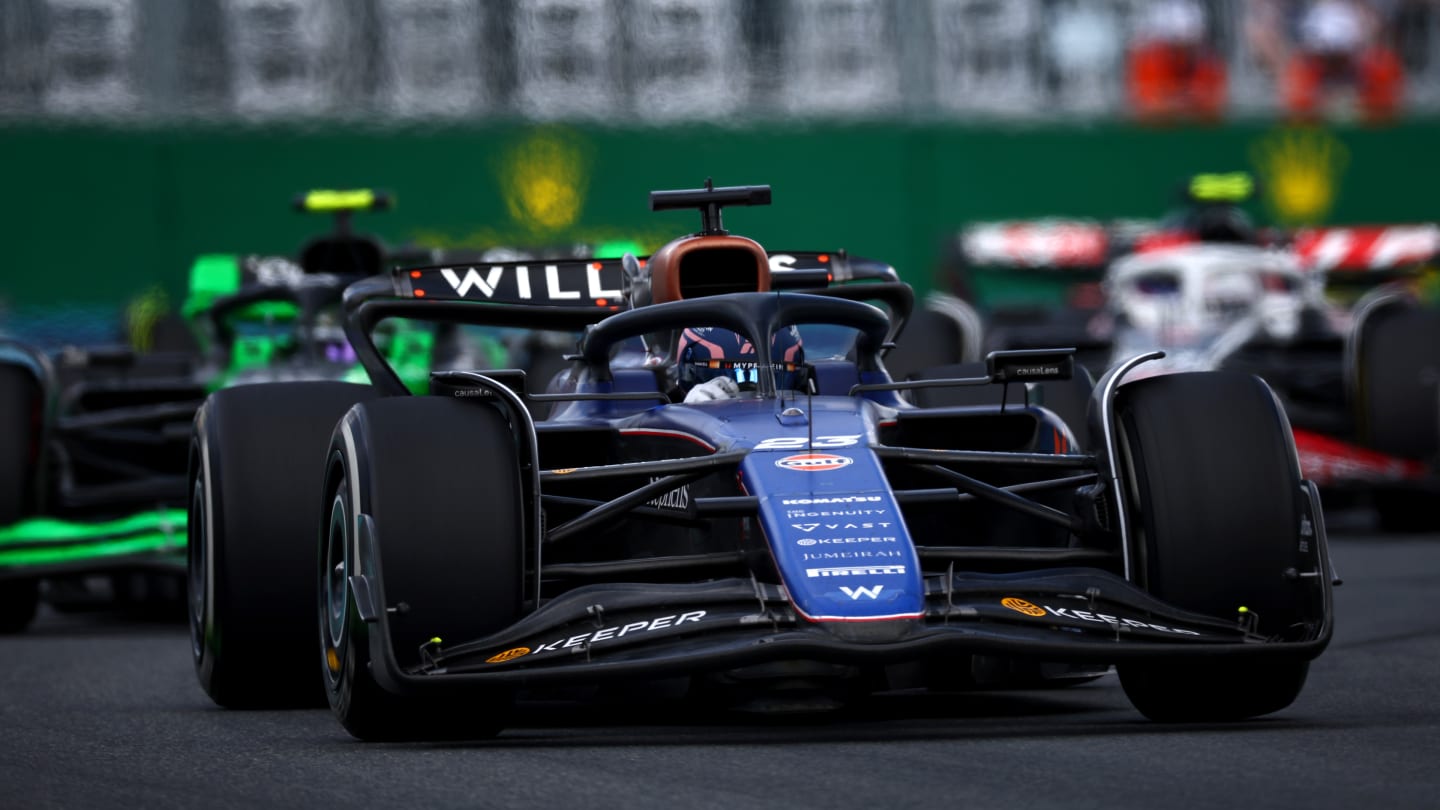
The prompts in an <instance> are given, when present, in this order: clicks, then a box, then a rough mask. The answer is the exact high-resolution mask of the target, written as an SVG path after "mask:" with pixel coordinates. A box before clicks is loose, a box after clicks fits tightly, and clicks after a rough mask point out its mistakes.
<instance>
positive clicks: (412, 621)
mask: <svg viewBox="0 0 1440 810" xmlns="http://www.w3.org/2000/svg"><path fill="white" fill-rule="evenodd" d="M769 199H770V190H769V188H768V187H765V186H755V187H732V188H713V187H711V186H710V185H709V184H708V183H707V185H706V187H705V188H703V189H695V190H683V191H665V192H654V193H652V195H651V207H652V208H653V209H669V208H686V207H694V208H699V209H700V210H701V212H702V229H701V231H700V232H699V233H697V234H694V235H691V236H687V237H683V238H681V239H678V240H676V241H674V242H672V243H670V244H668V245H667V246H665V247H664V248H662V249H661V250H659V251H658V252H657V253H656V254H655V255H654V256H652V257H650V259H649V260H648V262H645V263H644V265H643V266H642V264H641V263H640V262H639V260H637V259H636V258H635V257H633V256H627V257H625V258H624V259H622V260H621V261H619V262H615V261H600V260H594V261H578V262H577V261H569V262H559V261H557V262H552V263H545V264H539V265H537V264H534V263H525V264H516V263H496V264H490V265H484V266H438V267H435V266H432V267H417V268H411V269H405V270H397V271H395V272H394V273H392V274H390V275H388V276H384V277H380V278H375V279H371V280H367V281H364V282H361V283H359V284H356V285H352V286H351V287H350V288H349V290H347V293H346V308H347V313H348V317H347V321H346V328H347V330H348V334H349V335H350V337H351V341H352V344H353V345H354V346H355V348H356V350H357V353H358V354H359V356H360V358H361V361H362V362H363V363H364V364H365V367H366V368H367V370H368V371H369V372H370V377H371V380H372V384H371V385H370V386H358V385H345V384H339V383H324V382H301V383H279V384H267V385H256V386H246V387H241V388H234V389H227V390H223V391H219V392H216V393H215V394H212V395H211V396H210V397H209V398H208V400H207V401H206V403H205V405H204V406H203V407H202V408H201V410H200V412H199V414H198V415H197V417H196V420H195V427H194V434H193V441H192V448H191V467H190V469H191V472H190V492H191V501H190V513H189V518H190V520H189V530H190V544H189V549H190V555H189V565H190V586H191V590H190V610H191V629H192V642H193V654H194V660H195V665H196V671H197V674H198V677H199V680H200V683H201V685H202V687H203V688H204V689H205V691H206V692H207V693H208V694H209V695H210V697H211V698H212V699H214V700H215V701H216V702H217V703H219V704H220V705H222V706H227V707H244V706H252V707H253V706H283V705H305V704H308V703H310V702H312V701H314V700H316V699H318V698H319V697H320V696H321V695H322V694H324V695H327V696H328V701H329V704H330V705H331V707H332V708H333V710H334V712H335V714H336V715H337V716H338V718H339V720H340V722H341V723H342V724H343V725H344V727H345V728H346V729H347V730H348V731H349V732H350V733H351V734H353V735H355V736H357V737H359V738H362V739H366V740H390V739H424V738H456V737H461V738H463V737H479V736H486V735H490V734H493V733H496V732H497V731H499V730H500V729H501V728H502V727H503V726H504V725H505V724H506V723H507V722H513V719H514V715H513V711H514V710H515V709H516V708H517V706H518V707H521V708H523V707H524V706H525V705H526V703H525V701H524V698H525V697H526V696H527V695H534V694H544V692H545V690H547V689H550V688H552V687H554V688H570V687H577V686H580V687H590V686H595V685H601V684H605V683H615V682H630V683H634V682H646V681H650V680H661V679H671V680H673V679H685V680H686V681H687V682H689V683H691V684H692V685H693V686H694V687H695V689H696V694H697V695H701V696H703V697H704V699H706V700H709V701H718V702H723V703H725V704H727V705H748V704H751V703H753V702H756V701H758V702H760V703H762V704H763V703H764V701H765V700H766V698H767V697H774V696H776V695H780V696H782V697H783V698H784V700H785V702H787V703H794V702H795V701H801V700H804V699H807V698H810V699H815V700H817V701H821V702H825V701H835V700H843V699H845V698H846V697H848V696H852V695H855V694H857V693H863V692H864V691H866V690H871V689H876V688H885V687H897V686H915V685H929V686H934V687H939V688H945V689H949V688H956V687H965V686H971V685H975V684H977V683H980V684H985V683H997V682H998V683H1005V684H1012V685H1013V684H1037V683H1046V682H1049V681H1052V680H1059V681H1062V682H1063V681H1065V680H1067V679H1072V680H1073V679H1076V678H1092V677H1094V676H1095V675H1096V674H1097V673H1102V672H1104V671H1106V669H1107V668H1108V667H1109V666H1111V665H1115V666H1116V667H1117V668H1118V672H1119V676H1120V681H1121V683H1122V684H1123V687H1124V689H1125V691H1126V693H1127V695H1129V697H1130V698H1131V700H1132V701H1133V703H1134V704H1135V706H1136V707H1137V708H1138V709H1139V710H1140V711H1141V712H1142V713H1143V714H1145V715H1146V716H1148V717H1151V718H1154V719H1157V720H1205V721H1215V720H1233V719H1240V718H1247V717H1252V716H1256V715H1262V714H1266V713H1270V712H1274V711H1278V710H1280V709H1283V708H1285V707H1286V706H1288V705H1290V704H1291V702H1292V701H1294V700H1295V698H1296V697H1297V695H1298V694H1299V692H1300V691H1301V688H1302V686H1303V684H1304V681H1305V677H1306V673H1307V670H1308V667H1309V663H1310V661H1311V660H1312V659H1314V658H1315V657H1316V656H1318V655H1319V654H1320V653H1321V652H1322V651H1323V650H1324V648H1325V647H1326V645H1327V644H1328V642H1329V639H1330V636H1331V630H1332V627H1333V618H1332V606H1331V588H1332V584H1333V582H1332V581H1333V572H1332V569H1331V565H1330V562H1329V558H1328V552H1327V547H1326V539H1325V531H1324V526H1323V521H1322V518H1321V514H1320V508H1319V501H1318V496H1317V494H1316V489H1315V487H1314V486H1313V485H1312V484H1311V483H1310V482H1308V481H1305V480H1304V479H1302V478H1301V476H1300V473H1299V469H1298V466H1297V461H1296V454H1295V448H1294V445H1293V442H1292V438H1291V434H1290V431H1289V430H1288V427H1287V423H1286V418H1285V414H1284V412H1283V411H1282V410H1281V409H1280V408H1279V407H1278V405H1277V403H1276V401H1275V398H1274V396H1273V395H1272V393H1271V392H1270V390H1269V388H1268V387H1267V386H1266V385H1265V384H1264V383H1263V382H1262V381H1260V380H1259V379H1258V378H1256V377H1253V376H1250V375H1244V374H1237V373H1229V372H1201V373H1192V374H1176V375H1167V376H1162V377H1156V378H1150V379H1144V380H1138V381H1134V382H1126V378H1127V376H1128V375H1129V374H1130V372H1131V371H1132V370H1133V369H1135V368H1137V367H1139V366H1142V365H1143V364H1144V363H1145V362H1147V361H1150V360H1153V359H1155V358H1156V357H1158V355H1157V354H1142V355H1139V356H1137V357H1134V358H1130V359H1128V360H1126V361H1123V362H1121V363H1118V364H1116V365H1115V366H1114V367H1113V368H1112V369H1110V370H1109V371H1108V372H1107V373H1106V374H1105V375H1104V376H1103V377H1102V379H1101V380H1100V382H1099V383H1098V385H1096V386H1095V387H1094V390H1093V392H1092V397H1093V407H1092V408H1091V410H1090V413H1091V414H1092V415H1093V417H1094V420H1093V424H1092V425H1090V426H1089V429H1088V430H1087V431H1086V435H1090V436H1095V437H1096V440H1095V443H1094V444H1093V446H1081V445H1078V444H1077V442H1076V432H1075V431H1074V430H1072V426H1071V425H1068V424H1066V423H1065V422H1064V421H1062V420H1061V419H1060V418H1059V417H1057V416H1056V414H1055V413H1054V412H1053V411H1051V410H1050V409H1048V408H1046V407H1044V406H1042V405H1039V404H1036V403H1038V402H1039V401H1041V400H1042V398H1043V397H1044V396H1045V393H1046V389H1047V388H1050V387H1054V386H1059V387H1065V386H1070V385H1073V384H1074V382H1075V381H1074V380H1073V379H1068V378H1070V377H1071V372H1072V370H1073V367H1074V358H1073V354H1072V353H1071V352H1070V351H1068V350H1036V351H1018V352H997V353H992V354H991V355H989V357H988V358H987V359H986V361H985V365H984V369H983V373H980V374H977V375H974V376H971V377H968V378H956V379H931V380H924V381H911V382H896V381H894V380H892V379H891V377H890V376H889V375H888V374H887V372H886V368H885V364H884V355H885V353H886V352H887V350H888V347H889V345H890V344H891V343H892V342H893V341H894V340H895V337H896V333H897V326H898V325H899V323H898V322H899V321H900V320H903V315H899V314H898V311H897V310H894V309H893V308H892V311H897V318H896V320H895V321H892V320H891V318H890V317H887V315H886V312H885V310H884V309H882V308H880V307H877V306H874V305H871V304H868V303H864V302H863V301H864V300H874V299H881V300H882V302H885V303H887V304H888V303H889V302H899V307H900V309H903V307H904V300H905V297H904V296H903V295H894V294H893V293H891V292H889V291H887V290H885V289H884V287H885V283H884V282H880V283H878V284H868V285H867V284H858V285H851V284H843V283H841V284H836V283H834V282H835V279H834V274H829V273H823V272H822V273H815V274H813V276H812V279H813V280H810V281H803V283H796V282H801V281H802V280H801V279H800V278H798V277H794V276H787V275H786V273H785V272H783V271H780V270H772V266H771V261H770V256H768V255H767V253H766V251H765V250H764V249H763V248H762V247H761V246H760V245H758V244H756V243H755V242H753V241H751V240H749V239H745V238H743V237H739V236H735V235H731V234H728V233H726V232H725V231H724V230H723V228H722V226H721V222H720V211H721V208H722V207H723V206H727V205H736V204H751V205H754V204H767V203H768V202H769ZM827 258H828V259H830V260H834V257H833V256H828V257H827ZM898 286H901V287H903V285H898ZM870 287H874V288H875V289H867V288H870ZM857 299H858V300H857ZM392 317H406V318H424V319H431V320H437V321H460V322H476V323H486V324H492V325H507V324H521V323H524V324H529V325H532V326H537V327H538V326H544V327H549V328H564V327H572V328H577V329H578V328H581V327H584V328H585V331H584V333H583V337H582V338H581V340H580V343H579V345H578V347H577V348H576V350H575V351H574V353H573V354H572V355H571V357H570V363H571V367H570V368H569V369H568V370H567V372H565V373H563V374H562V375H561V376H560V377H559V378H558V379H557V380H556V381H555V382H554V384H553V385H552V386H534V387H535V389H536V390H546V389H549V390H550V391H551V392H550V393H545V394H540V393H535V392H534V391H532V390H531V387H532V386H531V385H530V383H529V381H528V380H526V379H525V377H524V375H523V374H520V373H516V372H509V371H493V372H471V371H450V372H437V373H435V374H433V375H432V377H431V385H430V389H429V395H426V396H415V395H412V394H411V392H410V390H409V389H408V388H407V387H406V386H405V385H404V384H403V382H402V381H401V380H400V379H399V378H398V377H397V376H396V375H395V374H394V373H393V371H391V370H390V369H388V368H387V366H386V364H385V363H384V362H383V358H382V357H381V355H380V353H379V352H378V351H377V350H376V348H375V347H374V345H373V343H371V342H370V341H369V340H368V338H367V335H368V334H369V332H370V330H371V329H372V328H373V327H374V326H375V325H376V324H377V323H379V322H381V321H383V320H384V319H386V318H392ZM836 332H843V333H844V334H846V335H848V345H847V346H846V347H845V349H844V351H834V350H831V349H824V350H822V349H819V348H818V347H820V346H821V345H822V344H826V345H830V346H834V345H835V344H834V341H833V336H834V334H835V333H836ZM727 336H728V337H727ZM816 336H821V337H816ZM637 341H638V342H640V343H641V344H643V345H644V346H645V347H646V348H645V351H644V352H643V353H642V354H644V355H645V356H647V357H648V356H651V355H653V354H654V352H656V351H657V350H659V351H664V352H665V354H664V355H663V356H662V357H661V359H660V361H659V362H644V361H641V362H631V360H633V355H632V353H631V351H630V349H629V348H628V347H630V346H633V345H634V344H635V343H636V342H637ZM812 345H814V346H816V347H817V350H816V351H811V349H810V347H811V346H812ZM737 347H738V348H737ZM747 347H748V348H747ZM754 347H762V349H761V350H759V351H757V350H756V349H755V348H754ZM764 347H772V348H771V350H766V349H765V348H764ZM1087 379H1088V378H1085V377H1083V376H1082V377H1081V378H1080V380H1081V381H1082V382H1084V381H1086V380H1087ZM691 386H693V387H691ZM687 387H688V389H689V390H688V391H687V390H686V389H687ZM701 387H706V388H708V389H709V391H708V393H707V394H706V396H704V397H695V396H693V394H694V392H695V391H696V390H698V389H699V388H701ZM942 387H950V388H954V387H960V388H965V387H971V388H987V389H992V390H995V391H997V392H1004V394H1005V399H1004V401H1003V403H1001V404H996V405H980V406H954V407H936V408H923V407H918V406H916V405H913V404H911V403H910V402H909V401H907V400H906V399H905V398H904V397H902V396H901V394H902V393H905V392H912V393H913V392H914V391H915V390H919V389H922V388H942ZM531 400H541V401H546V402H549V403H551V404H552V405H553V406H554V407H553V410H552V414H551V416H550V417H549V418H547V419H545V420H543V421H539V422H536V421H533V420H532V419H531V417H530V415H529V410H528V409H527V407H526V403H527V401H531ZM317 560H318V565H317ZM907 679H912V680H907Z"/></svg>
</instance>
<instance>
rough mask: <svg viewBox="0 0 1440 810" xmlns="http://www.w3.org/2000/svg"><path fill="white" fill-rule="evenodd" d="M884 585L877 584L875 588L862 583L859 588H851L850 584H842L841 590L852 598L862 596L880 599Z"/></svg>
mask: <svg viewBox="0 0 1440 810" xmlns="http://www.w3.org/2000/svg"><path fill="white" fill-rule="evenodd" d="M884 587H885V586H884V585H876V586H875V587H873V588H867V587H865V586H863V585H862V586H860V587H858V588H851V587H850V586H848V585H841V586H840V590H842V591H844V592H845V595H846V596H848V597H850V598H851V599H859V598H860V597H862V596H864V597H867V598H869V599H879V598H880V591H881V590H883V589H884Z"/></svg>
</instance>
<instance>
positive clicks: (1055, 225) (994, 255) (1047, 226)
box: [956, 219, 1112, 271]
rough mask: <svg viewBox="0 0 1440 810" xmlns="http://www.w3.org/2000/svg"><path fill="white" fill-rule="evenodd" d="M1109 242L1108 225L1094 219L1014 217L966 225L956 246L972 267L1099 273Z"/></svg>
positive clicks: (1108, 248)
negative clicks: (1029, 218)
mask: <svg viewBox="0 0 1440 810" xmlns="http://www.w3.org/2000/svg"><path fill="white" fill-rule="evenodd" d="M1111 241H1112V240H1111V231H1110V228H1109V227H1107V226H1106V225H1104V224H1102V223H1099V222H1093V221H1090V220H1065V219H1039V220H1012V221H1002V222H976V223H973V224H971V225H967V226H966V227H965V228H963V229H962V230H961V231H960V234H959V237H958V238H957V243H956V247H957V248H958V252H959V257H960V259H961V260H962V261H963V262H964V263H965V264H966V265H968V266H970V267H997V268H1018V269H1031V270H1092V271H1098V270H1100V269H1101V268H1103V267H1104V266H1105V262H1106V260H1107V259H1108V258H1109V257H1110V255H1111Z"/></svg>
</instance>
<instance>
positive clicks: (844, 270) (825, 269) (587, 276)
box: [392, 250, 900, 314]
mask: <svg viewBox="0 0 1440 810" xmlns="http://www.w3.org/2000/svg"><path fill="white" fill-rule="evenodd" d="M769 256H770V272H771V277H770V278H771V286H772V287H773V288H775V289H784V290H802V289H804V290H810V289H823V288H827V287H833V286H837V285H843V284H847V283H850V282H861V281H877V282H899V281H900V276H899V274H898V273H897V272H896V271H895V268H894V267H891V266H890V265H888V264H885V263H884V262H880V261H877V260H874V259H866V258H861V257H856V256H849V255H848V254H846V253H845V251H843V250H842V251H804V250H789V251H780V250H776V251H769ZM638 261H639V263H640V266H642V267H643V266H644V264H645V262H646V261H647V259H639V260H638ZM392 276H393V278H394V281H395V294H396V295H399V296H401V297H404V298H418V299H425V300H430V301H436V300H442V301H479V302H489V303H493V304H512V305H521V306H543V307H564V308H569V309H576V308H579V309H596V310H601V311H602V312H603V313H605V314H608V313H610V312H617V311H619V310H621V309H624V308H625V307H626V305H625V288H626V286H627V285H626V280H625V269H624V260H623V259H540V260H531V259H525V260H515V261H499V262H472V263H456V264H447V265H433V266H429V267H411V268H402V269H398V270H395V271H394V272H393V274H392Z"/></svg>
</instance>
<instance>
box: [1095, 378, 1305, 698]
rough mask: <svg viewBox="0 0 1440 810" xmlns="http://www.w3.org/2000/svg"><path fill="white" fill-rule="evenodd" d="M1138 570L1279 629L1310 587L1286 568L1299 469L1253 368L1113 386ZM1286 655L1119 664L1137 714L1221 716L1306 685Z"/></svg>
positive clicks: (1295, 535)
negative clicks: (1304, 589) (1116, 389)
mask: <svg viewBox="0 0 1440 810" xmlns="http://www.w3.org/2000/svg"><path fill="white" fill-rule="evenodd" d="M1116 410H1117V414H1118V416H1119V421H1120V437H1119V439H1120V442H1121V447H1122V452H1123V454H1124V457H1125V461H1124V462H1122V464H1123V466H1124V467H1125V470H1124V472H1125V475H1126V477H1127V478H1128V479H1129V488H1130V493H1129V495H1130V497H1129V500H1130V502H1131V504H1132V508H1131V515H1132V519H1131V527H1130V531H1131V534H1132V541H1133V542H1132V548H1133V549H1134V551H1135V553H1136V557H1137V560H1136V565H1137V568H1138V574H1139V576H1140V581H1141V582H1142V583H1143V584H1144V585H1145V586H1146V587H1147V589H1148V590H1149V591H1150V592H1151V593H1153V594H1154V595H1155V596H1157V597H1158V598H1160V599H1162V600H1164V601H1166V602H1169V603H1171V604H1173V605H1176V606H1178V607H1181V608H1184V609H1186V610H1190V611H1193V612H1196V613H1202V614H1207V615H1210V616H1215V617H1217V618H1221V619H1226V618H1235V619H1236V620H1237V621H1238V620H1239V618H1240V616H1241V614H1240V612H1239V611H1240V609H1241V608H1242V607H1243V608H1245V609H1246V611H1247V612H1248V613H1249V614H1250V615H1251V616H1253V617H1257V618H1256V620H1257V627H1256V630H1257V632H1259V633H1260V634H1262V635H1266V636H1271V637H1289V636H1290V635H1291V634H1292V633H1293V632H1294V630H1295V628H1297V627H1298V626H1299V625H1301V623H1303V622H1304V620H1305V617H1306V610H1305V609H1306V605H1307V604H1308V602H1307V597H1306V596H1305V593H1304V592H1302V590H1301V588H1302V587H1303V586H1301V585H1300V584H1298V583H1297V582H1296V580H1295V579H1294V578H1293V577H1287V575H1286V574H1287V571H1293V570H1297V569H1300V567H1301V566H1303V565H1304V564H1305V562H1304V558H1303V556H1302V552H1301V549H1300V545H1301V544H1300V542H1299V541H1300V525H1299V524H1300V517H1301V508H1300V507H1301V504H1300V500H1299V499H1300V498H1301V497H1302V495H1301V490H1300V472H1299V466H1298V462H1297V459H1296V455H1295V449H1294V439H1293V437H1292V435H1291V433H1290V428H1289V424H1288V422H1287V421H1286V419H1285V416H1284V413H1283V412H1282V411H1281V410H1280V407H1279V405H1278V404H1277V403H1276V401H1275V399H1274V396H1273V395H1272V394H1271V392H1270V389H1269V388H1268V387H1267V386H1266V385H1265V383H1264V382H1262V381H1261V380H1260V379H1259V378H1257V377H1253V376H1250V375H1245V374H1239V373H1234V372H1200V373H1194V374H1173V375H1166V376H1160V377H1154V378H1150V379H1146V380H1140V381H1138V382H1134V383H1130V384H1128V385H1125V386H1123V387H1122V388H1121V389H1120V391H1119V392H1118V394H1117V398H1116ZM1308 666H1309V665H1308V661H1306V660H1303V659H1294V658H1289V657H1285V658H1279V657H1275V656H1267V657H1247V658H1223V659H1222V658H1204V657H1199V658H1185V659H1174V660H1164V659H1162V660H1149V659H1147V660H1143V661H1135V662H1129V663H1123V664H1121V665H1120V666H1118V667H1117V669H1118V671H1119V674H1120V681H1121V684H1122V685H1123V686H1124V688H1125V693H1126V695H1127V696H1128V697H1129V698H1130V701H1131V702H1132V703H1133V704H1134V705H1135V707H1136V708H1137V709H1138V710H1139V711H1140V712H1141V713H1142V714H1144V715H1145V716H1146V717H1149V718H1150V719H1152V720H1158V721H1163V722H1184V721H1227V720H1239V719H1244V718H1248V717H1254V716H1258V715H1262V714H1268V713H1270V712H1274V711H1278V710H1280V709H1283V708H1285V707H1286V706H1288V705H1290V703H1292V702H1293V701H1294V700H1295V697H1296V696H1297V695H1298V694H1299V693H1300V689H1301V687H1302V686H1303V685H1304V683H1305V676H1306V673H1307V670H1308Z"/></svg>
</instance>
